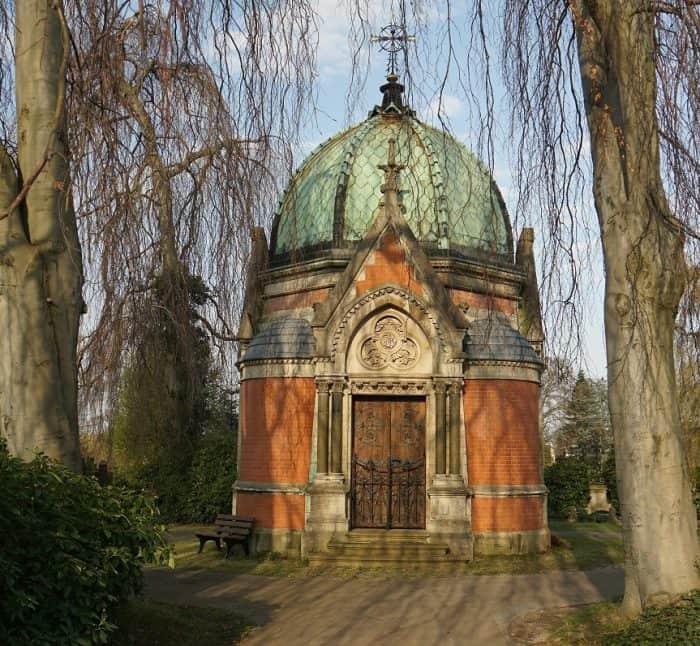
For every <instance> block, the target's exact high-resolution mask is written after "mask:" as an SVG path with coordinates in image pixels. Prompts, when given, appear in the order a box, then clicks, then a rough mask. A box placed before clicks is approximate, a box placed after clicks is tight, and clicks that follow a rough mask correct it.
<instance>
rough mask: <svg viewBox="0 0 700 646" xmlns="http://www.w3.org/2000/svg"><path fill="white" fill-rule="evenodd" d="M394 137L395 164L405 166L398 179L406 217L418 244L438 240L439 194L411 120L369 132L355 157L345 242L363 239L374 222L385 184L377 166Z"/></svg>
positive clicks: (400, 121)
mask: <svg viewBox="0 0 700 646" xmlns="http://www.w3.org/2000/svg"><path fill="white" fill-rule="evenodd" d="M392 137H393V138H394V139H395V140H396V161H397V162H398V163H400V164H403V165H405V166H406V168H405V169H404V170H403V171H401V174H400V176H399V186H400V188H401V203H402V206H403V210H404V217H406V219H407V221H408V223H409V225H410V226H411V229H412V230H413V233H414V235H415V236H416V237H417V238H418V239H419V240H435V239H437V235H438V227H437V211H436V191H435V186H434V184H433V179H432V173H431V168H430V159H429V158H428V155H427V154H426V151H425V148H424V146H423V143H422V141H421V138H420V137H419V136H418V135H417V133H416V131H415V130H414V128H413V126H412V123H411V120H409V119H397V120H393V121H390V122H388V123H387V124H386V125H385V126H384V127H383V128H372V129H370V130H369V131H368V132H367V133H366V134H365V136H364V138H363V140H362V142H361V143H360V144H359V146H358V149H357V151H356V153H355V155H354V163H353V164H352V170H351V172H350V177H349V179H348V188H347V198H346V202H345V236H344V237H345V239H346V240H359V239H361V238H362V237H363V236H364V235H365V233H366V232H367V229H368V228H369V227H370V225H371V223H372V220H373V219H374V215H375V213H376V209H377V205H378V204H379V201H380V199H381V192H380V190H379V189H380V186H381V184H382V182H383V180H384V178H383V175H382V173H381V171H380V170H378V166H380V165H381V164H385V163H386V158H387V146H388V141H389V139H391V138H392Z"/></svg>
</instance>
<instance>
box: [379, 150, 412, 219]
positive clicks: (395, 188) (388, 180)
mask: <svg viewBox="0 0 700 646" xmlns="http://www.w3.org/2000/svg"><path fill="white" fill-rule="evenodd" d="M377 168H379V169H380V170H383V171H384V183H383V184H382V185H381V187H380V188H379V190H380V191H381V192H382V193H383V194H384V197H385V205H386V206H387V208H398V205H399V199H398V194H399V183H398V178H399V171H402V170H403V169H404V168H406V166H404V165H403V164H397V163H396V139H393V138H392V139H389V152H388V155H387V163H386V164H380V165H379V166H378V167H377Z"/></svg>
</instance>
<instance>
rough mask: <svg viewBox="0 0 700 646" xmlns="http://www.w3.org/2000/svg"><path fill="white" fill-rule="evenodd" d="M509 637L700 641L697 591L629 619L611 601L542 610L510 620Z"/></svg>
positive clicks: (600, 643)
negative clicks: (511, 621)
mask: <svg viewBox="0 0 700 646" xmlns="http://www.w3.org/2000/svg"><path fill="white" fill-rule="evenodd" d="M511 637H512V638H513V639H514V641H516V642H518V643H546V644H567V645H568V644H571V645H579V646H583V645H585V646H645V645H649V646H652V645H653V646H662V645H666V644H667V645H669V646H676V645H679V646H680V645H681V644H682V645H683V646H685V645H686V644H688V645H689V644H700V591H696V592H694V593H692V594H689V595H686V596H684V597H683V598H681V599H680V600H679V601H678V602H677V603H675V604H673V605H671V606H669V607H666V608H661V609H656V608H654V609H649V610H647V611H645V612H644V613H643V614H642V616H641V617H639V618H638V619H636V620H635V621H632V622H630V621H628V620H626V619H624V618H623V617H622V616H621V614H620V606H619V603H613V602H604V603H596V604H592V605H589V606H580V607H578V608H558V609H555V610H543V611H539V612H535V613H531V614H530V615H526V616H525V617H520V618H518V619H517V620H516V621H515V622H513V624H512V625H511Z"/></svg>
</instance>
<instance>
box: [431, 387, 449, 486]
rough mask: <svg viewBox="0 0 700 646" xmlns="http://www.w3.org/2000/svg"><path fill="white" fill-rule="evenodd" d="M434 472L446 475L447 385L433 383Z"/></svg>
mask: <svg viewBox="0 0 700 646" xmlns="http://www.w3.org/2000/svg"><path fill="white" fill-rule="evenodd" d="M434 387H435V472H436V473H439V474H444V473H446V471H447V469H446V466H447V465H446V462H447V383H446V382H445V381H442V380H440V381H438V380H436V381H435V385H434Z"/></svg>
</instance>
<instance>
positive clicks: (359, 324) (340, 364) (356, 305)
mask: <svg viewBox="0 0 700 646" xmlns="http://www.w3.org/2000/svg"><path fill="white" fill-rule="evenodd" d="M382 312H386V316H392V315H393V316H396V317H397V318H398V319H399V320H401V321H404V322H405V325H406V332H407V333H411V334H413V335H414V336H415V337H416V338H417V339H418V340H419V341H420V343H421V347H420V351H421V356H423V357H425V356H428V355H429V356H430V367H429V368H428V366H427V365H426V364H425V363H424V361H422V362H420V367H421V368H422V374H432V375H439V374H447V373H448V372H449V371H450V370H451V367H448V365H447V364H449V363H453V362H454V359H455V358H456V357H457V356H458V355H459V354H460V353H461V350H462V336H463V335H462V334H460V333H459V332H458V331H457V330H454V328H453V326H451V324H450V323H449V321H448V320H447V319H446V317H444V316H443V315H442V314H441V313H440V312H439V311H436V310H435V309H431V308H430V307H429V306H428V305H426V304H425V303H424V302H423V301H422V300H421V299H419V298H417V297H416V296H415V295H413V294H411V293H409V292H407V291H406V290H403V289H401V288H398V287H391V286H389V287H383V288H380V289H376V290H373V291H372V292H369V293H367V294H364V295H362V296H361V297H359V298H357V299H355V301H353V302H352V303H351V304H350V305H349V307H348V308H347V309H346V310H345V311H344V312H343V313H338V314H336V316H335V317H333V318H332V319H331V321H329V325H328V328H327V334H328V336H327V337H326V338H327V342H328V345H329V348H328V349H329V355H330V359H331V364H332V369H333V371H334V372H335V373H336V374H338V373H345V372H346V371H348V372H349V369H350V368H351V367H352V368H353V369H355V368H358V372H364V373H367V372H373V371H374V370H373V369H372V368H371V367H369V368H368V367H367V366H366V365H365V366H364V367H363V369H362V370H359V366H356V365H355V364H354V363H353V362H354V359H353V357H352V356H351V354H350V352H351V349H354V347H353V348H351V346H352V344H353V342H355V341H356V340H357V339H358V336H359V335H363V334H365V335H366V336H367V337H369V336H372V334H374V333H375V330H374V329H372V328H371V325H376V323H377V322H378V318H381V313H382ZM368 325H370V328H368V327H367V326H368ZM451 360H452V361H451ZM365 363H366V362H365ZM416 365H417V364H416ZM387 367H388V366H383V367H382V369H386V368H387ZM393 367H394V368H398V364H396V363H394V364H393ZM414 367H415V366H414ZM407 369H410V368H407ZM399 371H400V368H399ZM389 372H391V370H389ZM414 372H418V370H414Z"/></svg>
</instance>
